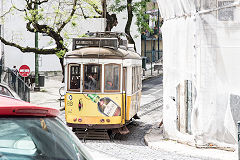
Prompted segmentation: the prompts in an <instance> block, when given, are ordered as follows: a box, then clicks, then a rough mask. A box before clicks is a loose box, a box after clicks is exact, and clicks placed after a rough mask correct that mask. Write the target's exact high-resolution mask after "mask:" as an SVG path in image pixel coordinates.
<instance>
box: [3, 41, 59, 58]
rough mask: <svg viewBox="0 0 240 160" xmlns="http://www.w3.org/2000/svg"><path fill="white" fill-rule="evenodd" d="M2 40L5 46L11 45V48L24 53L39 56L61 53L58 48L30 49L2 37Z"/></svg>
mask: <svg viewBox="0 0 240 160" xmlns="http://www.w3.org/2000/svg"><path fill="white" fill-rule="evenodd" d="M0 40H1V42H2V43H3V44H5V45H9V46H12V47H16V48H18V49H19V50H20V51H22V52H34V53H37V54H56V52H58V51H60V49H57V48H54V49H38V48H32V47H28V46H27V47H23V46H20V45H18V44H16V43H13V42H9V41H7V40H5V39H4V38H3V37H0Z"/></svg>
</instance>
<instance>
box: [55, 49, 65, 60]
mask: <svg viewBox="0 0 240 160" xmlns="http://www.w3.org/2000/svg"><path fill="white" fill-rule="evenodd" d="M65 53H66V50H60V51H58V52H57V53H56V55H57V56H58V58H63V57H64V55H65Z"/></svg>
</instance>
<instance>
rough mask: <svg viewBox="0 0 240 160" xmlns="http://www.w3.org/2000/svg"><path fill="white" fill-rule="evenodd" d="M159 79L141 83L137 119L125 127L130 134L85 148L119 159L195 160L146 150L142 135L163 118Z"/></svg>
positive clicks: (87, 142)
mask: <svg viewBox="0 0 240 160" xmlns="http://www.w3.org/2000/svg"><path fill="white" fill-rule="evenodd" d="M162 90H163V87H162V76H160V77H157V78H154V79H151V80H146V81H144V82H143V89H142V91H143V92H142V100H141V109H140V112H139V116H140V119H139V120H135V121H134V122H133V123H131V124H130V125H129V126H128V129H129V130H130V133H129V134H127V135H116V136H115V139H114V140H113V141H110V140H86V141H85V142H84V144H85V146H86V147H88V148H89V149H90V150H91V151H93V152H94V150H97V151H99V152H101V153H103V154H106V155H108V156H111V157H114V158H118V159H121V160H161V159H162V160H163V159H164V160H175V159H176V160H179V159H181V160H198V159H199V158H194V157H190V156H183V155H178V154H175V153H170V152H164V151H161V150H154V149H151V148H149V147H148V146H146V145H145V143H144V135H145V134H146V133H147V132H148V131H149V129H150V128H151V127H152V126H153V125H154V124H156V123H160V120H161V117H162Z"/></svg>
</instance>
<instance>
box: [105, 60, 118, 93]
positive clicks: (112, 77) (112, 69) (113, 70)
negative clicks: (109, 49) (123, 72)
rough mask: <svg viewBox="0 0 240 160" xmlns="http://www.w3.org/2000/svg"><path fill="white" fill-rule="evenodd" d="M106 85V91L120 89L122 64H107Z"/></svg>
mask: <svg viewBox="0 0 240 160" xmlns="http://www.w3.org/2000/svg"><path fill="white" fill-rule="evenodd" d="M104 73H105V76H104V81H105V82H104V86H105V89H104V90H105V91H106V92H108V91H120V83H119V79H120V78H119V77H120V65H119V64H106V65H105V68H104Z"/></svg>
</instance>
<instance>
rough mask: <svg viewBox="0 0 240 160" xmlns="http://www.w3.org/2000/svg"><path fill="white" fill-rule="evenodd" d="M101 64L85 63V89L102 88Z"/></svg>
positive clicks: (97, 89)
mask: <svg viewBox="0 0 240 160" xmlns="http://www.w3.org/2000/svg"><path fill="white" fill-rule="evenodd" d="M100 77H101V65H99V64H85V65H84V88H83V90H84V91H100V90H101V85H100V84H101V78H100Z"/></svg>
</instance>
